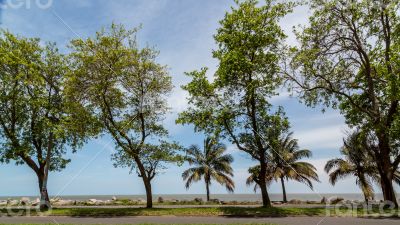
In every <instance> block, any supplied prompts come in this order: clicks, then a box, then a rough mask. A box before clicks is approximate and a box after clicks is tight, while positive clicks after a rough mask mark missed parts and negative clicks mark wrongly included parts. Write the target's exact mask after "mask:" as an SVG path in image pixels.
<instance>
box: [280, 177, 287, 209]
mask: <svg viewBox="0 0 400 225" xmlns="http://www.w3.org/2000/svg"><path fill="white" fill-rule="evenodd" d="M281 183H282V194H283V202H284V203H287V196H286V188H285V180H284V179H283V177H281Z"/></svg>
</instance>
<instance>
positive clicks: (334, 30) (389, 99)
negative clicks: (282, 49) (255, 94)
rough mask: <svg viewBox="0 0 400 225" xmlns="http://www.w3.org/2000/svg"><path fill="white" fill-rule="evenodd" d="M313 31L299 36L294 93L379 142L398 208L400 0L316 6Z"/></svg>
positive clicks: (377, 151)
mask: <svg viewBox="0 0 400 225" xmlns="http://www.w3.org/2000/svg"><path fill="white" fill-rule="evenodd" d="M309 3H310V6H311V11H312V16H311V17H310V18H309V25H308V26H306V27H304V28H302V29H300V31H297V38H298V40H299V42H300V47H299V48H298V49H294V53H295V55H294V58H293V61H292V67H291V68H292V69H293V70H292V71H289V72H288V73H287V76H288V78H289V80H291V81H293V82H292V84H293V87H294V88H295V89H296V90H298V91H299V92H300V96H301V98H302V99H303V100H304V101H305V103H306V104H307V105H309V106H314V105H317V104H319V103H322V104H324V105H325V106H327V107H333V108H339V109H340V111H341V113H342V114H343V115H344V116H345V118H346V123H347V124H348V125H350V126H353V127H359V128H362V129H363V132H365V133H370V134H369V135H372V136H375V139H376V142H377V145H378V148H373V149H371V150H372V152H371V153H372V154H373V156H374V160H375V161H376V162H377V167H378V171H379V175H380V185H381V187H382V192H383V196H384V199H385V200H388V201H392V202H394V203H395V204H396V205H397V201H396V196H395V192H394V189H393V183H392V180H393V177H394V173H395V171H396V170H397V169H398V166H399V163H400V154H399V153H400V151H399V150H398V146H397V148H396V144H395V143H398V142H399V137H400V135H399V134H400V110H399V100H400V91H399V87H400V76H399V75H398V74H399V71H400V64H399V55H400V54H399V53H400V17H399V12H400V11H399V7H400V2H399V1H398V0H377V1H368V0H362V1H340V0H328V1H325V0H324V1H323V0H310V1H309Z"/></svg>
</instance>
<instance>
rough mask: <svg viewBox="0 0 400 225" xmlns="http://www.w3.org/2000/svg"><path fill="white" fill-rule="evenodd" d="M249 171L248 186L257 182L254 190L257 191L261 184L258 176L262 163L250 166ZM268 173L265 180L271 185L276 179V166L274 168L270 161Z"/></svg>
mask: <svg viewBox="0 0 400 225" xmlns="http://www.w3.org/2000/svg"><path fill="white" fill-rule="evenodd" d="M248 172H249V174H250V176H249V177H248V178H247V180H246V184H247V185H248V186H250V185H252V184H255V185H254V192H256V191H257V188H258V187H259V185H260V183H259V178H258V176H259V174H260V165H257V166H253V167H250V168H249V170H248ZM266 174H267V177H266V179H265V180H266V181H267V186H269V185H270V184H271V183H272V181H274V179H275V168H273V167H272V166H271V164H270V163H268V164H267V173H266Z"/></svg>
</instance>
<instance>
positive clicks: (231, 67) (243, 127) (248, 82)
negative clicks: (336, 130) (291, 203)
mask: <svg viewBox="0 0 400 225" xmlns="http://www.w3.org/2000/svg"><path fill="white" fill-rule="evenodd" d="M236 3H237V7H236V8H232V9H231V12H229V13H226V15H225V18H224V19H223V20H222V21H220V25H221V27H220V28H219V29H218V31H217V34H216V35H215V36H214V37H215V40H216V42H217V44H218V49H217V50H215V51H214V52H213V55H214V57H215V58H216V59H218V60H219V66H218V70H217V71H216V73H215V74H214V77H213V81H209V80H208V78H207V76H206V73H207V69H206V68H203V69H202V70H201V71H193V72H190V73H187V75H188V76H190V77H191V78H192V81H191V82H190V83H189V84H187V85H184V86H183V87H182V88H183V89H184V90H186V91H188V92H189V98H188V100H189V108H188V109H187V110H186V111H185V112H183V113H181V114H180V115H179V118H178V120H177V123H180V124H193V125H194V127H195V130H196V131H204V132H205V133H212V134H214V135H215V136H221V137H223V138H227V139H229V140H230V141H231V142H232V143H234V144H235V145H236V147H237V148H238V149H239V150H242V151H244V152H247V153H248V154H250V155H251V157H252V158H253V159H255V160H258V161H259V162H260V166H261V170H260V180H261V183H262V185H261V189H262V195H263V204H264V206H270V205H271V203H270V200H269V197H268V193H267V190H266V187H265V179H264V176H265V172H266V171H265V163H266V156H267V152H268V151H269V150H270V149H271V144H272V143H270V141H269V140H270V139H269V137H273V136H275V137H276V136H279V134H280V133H281V132H283V131H285V130H286V129H288V127H289V122H288V120H287V118H286V117H285V115H284V113H283V110H282V108H280V107H278V108H273V107H272V105H271V104H270V103H269V102H268V98H269V97H272V96H274V95H277V94H276V93H275V90H276V89H277V87H279V86H280V85H281V82H282V80H281V77H280V76H279V72H280V68H279V66H278V65H279V62H280V61H281V59H282V58H281V57H282V56H283V54H281V53H282V49H283V48H284V46H283V44H282V42H283V40H284V39H285V35H284V33H283V31H282V29H281V28H280V26H279V20H280V19H281V18H282V17H283V16H284V15H286V14H287V13H289V12H291V10H292V7H293V4H291V3H276V2H275V1H273V0H267V1H266V2H265V4H263V5H260V4H258V1H255V0H247V1H243V2H238V1H237V2H236ZM264 138H266V139H264Z"/></svg>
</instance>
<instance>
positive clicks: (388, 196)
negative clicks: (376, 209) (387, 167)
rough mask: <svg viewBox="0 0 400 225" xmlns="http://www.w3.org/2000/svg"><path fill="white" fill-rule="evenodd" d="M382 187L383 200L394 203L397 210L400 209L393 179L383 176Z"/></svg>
mask: <svg viewBox="0 0 400 225" xmlns="http://www.w3.org/2000/svg"><path fill="white" fill-rule="evenodd" d="M380 177H381V187H382V193H383V199H384V200H385V201H389V202H392V203H393V204H394V206H395V207H396V208H398V207H399V205H398V203H397V199H396V194H395V192H394V187H393V182H392V179H390V178H388V176H387V174H381V175H380Z"/></svg>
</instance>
